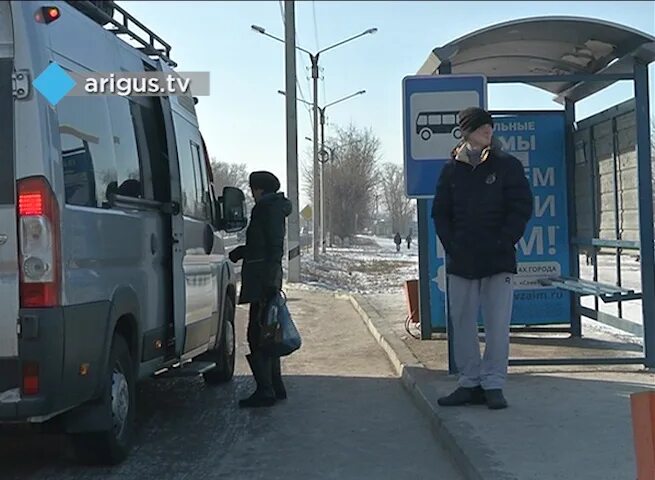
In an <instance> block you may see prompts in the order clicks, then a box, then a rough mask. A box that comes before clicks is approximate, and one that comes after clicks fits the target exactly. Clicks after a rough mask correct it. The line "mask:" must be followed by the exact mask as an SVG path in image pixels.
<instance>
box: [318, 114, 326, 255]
mask: <svg viewBox="0 0 655 480" xmlns="http://www.w3.org/2000/svg"><path fill="white" fill-rule="evenodd" d="M319 113H320V115H321V152H323V151H324V150H325V107H323V108H321V109H319ZM321 252H322V253H325V162H324V161H323V160H321Z"/></svg>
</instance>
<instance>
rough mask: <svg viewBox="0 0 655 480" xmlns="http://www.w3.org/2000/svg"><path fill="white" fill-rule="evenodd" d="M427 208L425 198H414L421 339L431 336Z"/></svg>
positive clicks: (428, 207) (427, 338) (428, 338)
mask: <svg viewBox="0 0 655 480" xmlns="http://www.w3.org/2000/svg"><path fill="white" fill-rule="evenodd" d="M429 209H430V206H429V204H428V201H427V200H424V199H418V200H416V211H417V215H418V268H419V273H418V278H419V291H418V298H419V319H420V322H421V340H430V339H431V338H432V315H430V265H429V263H428V256H429V250H428V245H429V240H428V235H429V231H430V230H429V225H428V222H429V221H430V220H429V218H428V217H429Z"/></svg>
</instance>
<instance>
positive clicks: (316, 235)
mask: <svg viewBox="0 0 655 480" xmlns="http://www.w3.org/2000/svg"><path fill="white" fill-rule="evenodd" d="M318 56H319V53H317V54H316V55H313V54H310V55H309V58H310V59H311V61H312V79H313V80H314V136H313V138H314V211H313V214H312V219H313V220H314V226H313V230H314V231H313V235H312V236H313V240H314V261H315V262H318V249H319V243H320V241H321V231H322V227H321V225H320V223H321V222H320V219H321V216H322V212H321V210H322V205H321V190H322V189H321V185H320V181H319V178H318V176H319V171H318V170H319V167H318ZM287 91H288V89H287Z"/></svg>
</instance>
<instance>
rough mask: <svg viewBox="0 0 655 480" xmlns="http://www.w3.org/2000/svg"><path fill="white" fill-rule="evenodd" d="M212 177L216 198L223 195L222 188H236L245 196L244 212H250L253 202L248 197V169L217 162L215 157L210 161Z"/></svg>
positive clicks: (235, 164) (238, 164)
mask: <svg viewBox="0 0 655 480" xmlns="http://www.w3.org/2000/svg"><path fill="white" fill-rule="evenodd" d="M210 165H211V169H212V175H213V176H214V190H215V192H216V195H217V196H219V197H220V196H221V195H223V188H225V187H236V188H240V189H241V190H243V192H244V193H245V194H246V210H247V211H248V212H250V210H251V208H252V206H253V203H254V200H253V199H252V198H251V197H250V194H249V192H250V186H249V182H248V175H249V174H248V167H247V166H246V164H245V163H228V162H219V161H217V160H216V158H215V157H212V158H211V161H210Z"/></svg>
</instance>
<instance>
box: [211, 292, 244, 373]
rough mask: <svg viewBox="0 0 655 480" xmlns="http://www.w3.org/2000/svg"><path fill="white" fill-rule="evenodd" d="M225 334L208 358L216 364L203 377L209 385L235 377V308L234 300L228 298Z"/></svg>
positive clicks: (224, 326) (225, 312)
mask: <svg viewBox="0 0 655 480" xmlns="http://www.w3.org/2000/svg"><path fill="white" fill-rule="evenodd" d="M223 315H224V317H223V318H224V319H225V320H224V322H225V323H224V325H223V333H222V334H221V341H220V342H219V343H218V346H217V348H216V349H214V350H212V351H211V352H210V353H209V354H208V355H207V358H208V359H209V360H211V361H213V362H216V367H215V368H212V369H211V370H210V371H208V372H205V373H204V374H203V377H204V379H205V382H207V383H208V384H209V385H219V384H221V383H226V382H229V381H230V380H232V377H233V376H234V363H235V357H236V335H235V332H234V316H235V307H234V300H232V299H231V298H230V297H228V298H227V299H226V300H225V311H224V314H223Z"/></svg>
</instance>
